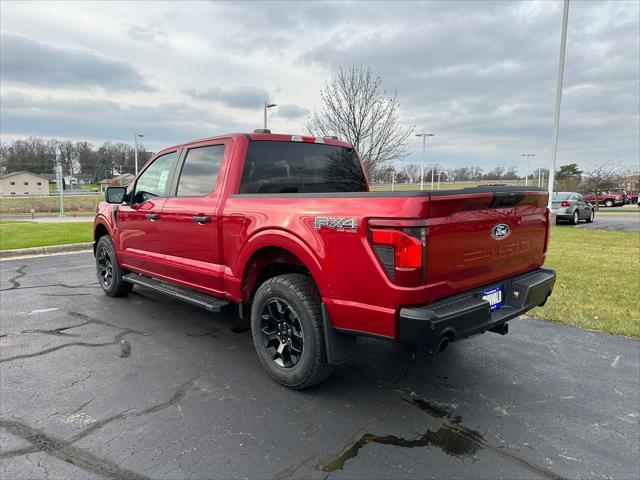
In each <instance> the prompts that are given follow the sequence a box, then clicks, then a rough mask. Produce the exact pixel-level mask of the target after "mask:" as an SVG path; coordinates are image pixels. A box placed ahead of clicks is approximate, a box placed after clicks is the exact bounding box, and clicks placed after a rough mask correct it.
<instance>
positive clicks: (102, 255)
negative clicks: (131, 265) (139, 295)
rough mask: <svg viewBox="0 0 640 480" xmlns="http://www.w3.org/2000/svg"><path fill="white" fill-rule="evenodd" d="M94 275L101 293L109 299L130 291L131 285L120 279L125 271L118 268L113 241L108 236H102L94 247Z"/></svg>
mask: <svg viewBox="0 0 640 480" xmlns="http://www.w3.org/2000/svg"><path fill="white" fill-rule="evenodd" d="M96 273H97V274H98V280H99V281H100V286H101V287H102V291H103V292H104V293H105V294H107V295H109V296H110V297H122V296H123V295H126V294H127V293H129V292H130V291H131V289H132V288H133V284H132V283H129V282H126V281H125V280H124V279H123V278H122V277H123V275H125V274H126V273H128V271H127V270H123V269H122V268H120V265H119V264H118V258H117V257H116V251H115V248H114V247H113V241H112V240H111V237H110V236H109V235H103V236H102V237H100V239H99V240H98V244H97V245H96Z"/></svg>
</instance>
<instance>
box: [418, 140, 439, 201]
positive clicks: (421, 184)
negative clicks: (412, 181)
mask: <svg viewBox="0 0 640 480" xmlns="http://www.w3.org/2000/svg"><path fill="white" fill-rule="evenodd" d="M433 136H435V134H433V133H416V137H422V164H421V167H420V190H423V189H424V160H425V158H426V156H427V137H433ZM431 189H432V190H433V179H432V180H431Z"/></svg>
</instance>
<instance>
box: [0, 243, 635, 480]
mask: <svg viewBox="0 0 640 480" xmlns="http://www.w3.org/2000/svg"><path fill="white" fill-rule="evenodd" d="M91 264H92V256H91V255H90V254H75V255H64V256H57V257H46V258H32V259H22V260H13V261H4V262H0V274H1V275H0V277H1V283H0V288H2V292H1V295H2V302H1V308H2V309H1V312H0V313H1V323H0V335H1V337H0V346H1V349H0V350H1V352H0V375H1V377H0V382H1V383H0V386H1V387H2V388H1V389H0V427H1V428H0V431H1V435H0V441H1V444H0V447H1V454H0V455H1V460H2V464H1V470H0V477H2V478H7V479H9V478H12V479H19V478H44V477H49V478H79V479H80V478H82V479H85V478H102V477H109V478H129V479H140V478H240V477H249V478H327V477H328V478H391V477H393V478H463V477H464V478H514V477H517V478H578V477H581V478H586V477H588V478H610V477H613V478H638V476H639V475H640V465H639V460H638V459H639V451H638V449H639V447H638V445H639V440H640V439H639V438H638V435H639V429H638V426H639V420H640V417H639V413H640V412H639V409H640V407H639V402H640V398H639V395H640V393H639V392H640V385H639V383H640V381H639V374H640V371H639V370H640V367H639V354H640V352H639V343H638V342H637V341H635V340H630V339H626V338H620V337H614V336H610V335H603V334H598V333H593V332H588V331H585V330H579V329H575V328H568V327H562V326H557V325H553V324H550V323H547V322H543V321H539V320H532V319H521V320H515V321H513V322H512V325H511V327H512V328H511V331H512V333H510V334H509V335H507V336H504V337H502V336H499V335H495V334H485V335H482V336H479V337H476V338H473V339H470V340H466V341H461V342H458V343H455V344H453V345H452V346H451V347H450V348H449V349H448V350H447V352H446V353H445V354H444V355H442V356H436V357H434V356H429V355H428V354H427V353H426V352H424V351H422V350H415V349H411V348H407V347H404V346H402V345H398V344H393V343H386V342H383V341H378V340H373V339H363V340H362V342H361V343H360V351H361V353H360V356H359V358H358V359H357V360H356V361H354V362H352V363H351V364H349V365H347V366H343V367H340V368H338V369H337V371H336V372H335V374H334V375H333V377H331V378H330V379H329V380H328V381H327V382H325V383H323V384H322V385H320V386H317V387H315V388H313V389H311V390H308V391H304V392H294V391H289V390H287V389H285V388H282V387H280V386H279V385H277V384H276V383H274V382H273V381H271V380H270V379H269V378H268V377H267V375H266V374H265V373H264V372H263V371H262V369H261V367H260V365H259V363H258V361H257V358H256V356H255V354H254V352H253V346H252V343H251V337H250V335H249V332H248V331H246V330H244V329H243V328H241V327H239V325H238V324H236V323H234V319H235V316H234V314H233V310H230V311H229V312H227V313H226V314H219V315H212V314H209V313H207V312H205V311H203V310H199V309H197V308H195V307H191V306H188V305H185V304H182V303H179V302H177V301H174V300H170V299H167V298H163V297H161V296H158V295H156V294H153V293H151V292H148V291H144V290H142V289H139V288H136V289H134V293H132V294H131V295H130V296H129V297H127V298H121V299H112V298H108V297H106V296H104V295H103V294H102V293H101V291H100V290H99V288H98V285H97V282H96V279H95V274H94V271H93V267H92V265H91Z"/></svg>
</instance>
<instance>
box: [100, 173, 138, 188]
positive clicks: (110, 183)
mask: <svg viewBox="0 0 640 480" xmlns="http://www.w3.org/2000/svg"><path fill="white" fill-rule="evenodd" d="M134 178H136V177H135V175H134V174H133V173H123V174H122V175H118V176H117V177H113V178H111V179H107V178H105V179H104V180H102V181H101V182H99V183H100V190H101V191H103V192H104V191H105V190H106V189H107V187H127V186H128V185H129V184H130V183H131V182H132V181H133V179H134Z"/></svg>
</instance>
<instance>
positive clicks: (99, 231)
mask: <svg viewBox="0 0 640 480" xmlns="http://www.w3.org/2000/svg"><path fill="white" fill-rule="evenodd" d="M109 234H110V232H109V228H108V227H107V226H106V225H105V224H104V223H102V222H98V223H96V224H95V226H94V228H93V254H94V255H95V254H96V247H97V246H98V242H99V241H100V239H101V238H102V237H104V236H105V235H109Z"/></svg>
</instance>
